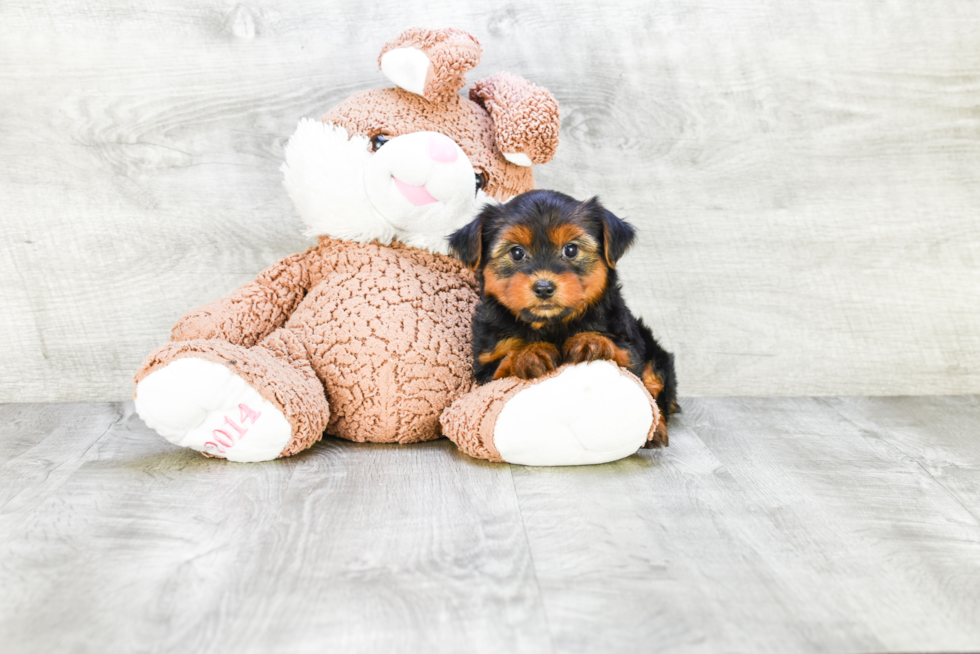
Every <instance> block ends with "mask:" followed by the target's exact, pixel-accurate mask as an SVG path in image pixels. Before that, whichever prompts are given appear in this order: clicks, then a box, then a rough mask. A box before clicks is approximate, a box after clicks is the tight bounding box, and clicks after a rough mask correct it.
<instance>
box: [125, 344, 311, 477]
mask: <svg viewBox="0 0 980 654" xmlns="http://www.w3.org/2000/svg"><path fill="white" fill-rule="evenodd" d="M135 404H136V411H137V413H139V416H140V417H141V418H142V419H143V421H144V422H145V423H146V424H147V426H149V427H150V428H152V429H154V430H156V432H157V433H159V434H160V435H161V436H163V437H164V438H166V439H167V440H169V441H170V442H171V443H174V444H175V445H180V446H181V447H189V448H191V449H193V450H197V451H199V452H204V453H205V454H209V455H212V456H216V457H223V458H225V459H228V460H229V461H243V462H252V461H268V460H270V459H275V458H277V457H278V456H279V455H280V454H281V453H282V451H283V449H284V448H285V447H286V444H287V443H288V442H289V440H290V435H291V433H292V428H291V426H290V424H289V421H288V420H286V417H285V416H284V415H283V413H282V412H281V411H280V410H279V409H277V408H276V407H275V406H274V405H273V404H272V403H271V402H269V401H268V400H266V399H264V398H263V397H262V396H261V395H259V393H258V391H256V390H255V389H254V388H252V387H251V386H249V384H248V383H247V382H246V381H245V380H244V379H242V378H241V377H239V376H238V375H236V374H235V373H234V372H233V371H232V370H230V369H229V368H228V367H226V366H224V365H222V364H220V363H214V362H212V361H207V360H205V359H196V358H191V357H188V358H183V359H177V360H176V361H174V362H173V363H170V364H169V365H167V366H165V367H163V368H160V369H159V370H156V371H154V372H153V373H151V374H150V375H148V376H147V377H146V378H144V379H143V380H142V381H140V382H139V384H137V386H136V396H135Z"/></svg>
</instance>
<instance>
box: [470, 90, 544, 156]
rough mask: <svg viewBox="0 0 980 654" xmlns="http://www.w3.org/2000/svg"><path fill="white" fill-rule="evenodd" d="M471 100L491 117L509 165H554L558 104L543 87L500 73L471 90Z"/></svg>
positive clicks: (498, 144) (499, 145)
mask: <svg viewBox="0 0 980 654" xmlns="http://www.w3.org/2000/svg"><path fill="white" fill-rule="evenodd" d="M470 99H471V100H473V101H474V102H477V103H479V104H481V105H483V107H484V108H485V109H486V110H487V111H488V112H489V113H490V117H491V118H492V119H493V125H494V132H495V135H496V137H497V147H499V148H500V151H501V152H502V153H503V155H504V157H505V158H506V159H507V161H509V162H511V163H515V164H517V165H518V166H530V165H531V164H542V163H548V162H549V161H551V158H552V157H553V156H555V149H556V148H557V147H558V129H559V116H558V102H557V101H556V100H555V97H554V96H553V95H551V94H550V93H548V91H546V90H544V89H543V88H541V87H540V86H535V85H534V84H532V83H531V82H529V81H527V80H526V79H524V78H523V77H518V76H517V75H511V74H510V73H497V74H496V75H494V76H492V77H488V78H487V79H482V80H480V81H479V82H477V83H476V84H474V85H473V86H472V87H470Z"/></svg>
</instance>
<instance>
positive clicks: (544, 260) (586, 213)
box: [449, 190, 678, 445]
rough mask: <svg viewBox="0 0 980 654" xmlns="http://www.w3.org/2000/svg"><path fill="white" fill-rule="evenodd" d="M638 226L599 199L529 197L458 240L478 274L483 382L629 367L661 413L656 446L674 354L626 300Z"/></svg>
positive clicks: (477, 335) (476, 354) (477, 352)
mask: <svg viewBox="0 0 980 654" xmlns="http://www.w3.org/2000/svg"><path fill="white" fill-rule="evenodd" d="M635 233H636V232H635V230H634V228H633V227H632V226H631V225H629V224H628V223H626V222H625V221H623V220H621V219H619V218H617V217H616V216H615V215H613V214H612V213H611V212H609V211H608V210H606V209H605V208H604V207H603V206H602V205H601V204H600V203H599V201H598V198H592V199H591V200H587V201H585V202H578V201H576V200H574V199H573V198H571V197H569V196H567V195H564V194H562V193H558V192H555V191H544V190H537V191H530V192H528V193H523V194H521V195H518V196H517V197H515V198H513V199H511V200H510V201H509V202H507V203H506V204H502V205H495V206H493V205H490V206H487V207H486V208H485V209H484V210H483V211H482V212H481V213H480V215H479V216H478V217H477V218H476V220H474V221H473V222H472V223H470V224H469V225H467V226H466V227H463V228H462V229H460V230H459V231H457V232H456V233H454V234H453V235H452V236H450V240H449V243H450V247H451V248H452V250H453V251H454V253H455V254H456V255H457V257H459V259H460V260H461V261H462V262H463V263H465V264H466V265H467V266H469V267H470V268H473V269H474V270H475V271H476V272H477V277H478V279H479V282H480V290H481V301H480V304H479V305H478V306H477V310H476V315H475V317H474V321H473V370H474V372H475V374H476V379H477V381H478V382H479V383H480V384H485V383H487V382H489V381H491V380H492V379H500V378H502V377H508V376H517V377H521V378H524V379H531V378H534V377H538V376H540V375H543V374H545V373H547V372H549V371H550V370H553V369H554V368H556V367H558V366H559V365H561V364H563V363H579V362H582V361H593V360H597V359H609V360H612V361H615V362H616V363H618V364H619V365H621V366H624V367H627V368H629V369H630V370H631V371H632V372H633V373H634V374H635V375H636V376H637V377H639V378H640V379H641V380H642V381H643V383H644V385H645V386H646V388H647V390H649V391H650V393H651V395H653V397H654V398H655V399H656V402H657V405H658V406H659V408H660V412H661V421H660V423H659V424H658V425H657V429H656V434H655V440H654V441H652V442H650V443H648V445H659V444H663V445H666V444H667V429H666V423H667V420H668V419H669V416H670V414H672V413H674V412H676V411H677V410H678V407H677V380H676V376H675V373H674V356H673V355H672V354H671V353H669V352H667V351H666V350H664V349H663V348H662V347H661V346H660V344H659V343H657V341H656V339H655V338H654V337H653V334H652V332H651V331H650V329H649V328H648V327H647V326H646V325H644V324H643V322H642V320H638V319H636V318H635V317H634V316H633V314H632V313H631V312H630V310H629V308H628V307H627V306H626V303H625V302H624V301H623V297H622V292H621V289H620V284H619V279H618V277H617V274H616V262H617V261H618V260H619V258H620V257H622V256H623V254H625V252H626V250H627V249H628V248H629V247H630V245H632V243H633V239H634V237H635Z"/></svg>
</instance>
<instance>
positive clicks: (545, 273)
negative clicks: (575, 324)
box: [449, 191, 635, 328]
mask: <svg viewBox="0 0 980 654" xmlns="http://www.w3.org/2000/svg"><path fill="white" fill-rule="evenodd" d="M634 236H635V230H634V229H633V227H631V226H630V225H629V224H627V223H626V222H624V221H622V220H620V219H619V218H617V217H616V216H614V215H613V214H612V213H611V212H609V211H607V210H606V209H605V208H604V207H603V206H602V205H601V204H600V203H599V200H598V198H592V199H591V200H587V201H585V202H578V201H576V200H574V199H572V198H570V197H569V196H567V195H564V194H562V193H557V192H555V191H530V192H528V193H523V194H521V195H518V196H517V197H515V198H513V199H512V200H510V201H509V202H507V203H506V204H502V205H496V206H488V207H486V208H485V209H484V210H483V211H482V212H481V213H480V215H479V216H477V218H476V220H474V221H473V222H472V223H470V224H469V225H467V226H466V227H464V228H463V229H461V230H459V231H457V232H456V233H454V234H453V235H452V236H451V237H450V240H449V244H450V248H451V249H452V250H453V251H454V252H455V253H456V255H457V256H458V257H459V258H460V259H461V260H462V261H463V263H465V264H466V265H468V266H469V267H471V268H473V269H475V270H478V271H479V272H480V273H481V274H482V276H483V282H484V290H485V292H486V293H487V295H490V296H492V297H494V298H496V300H497V301H498V302H500V303H501V304H503V305H504V306H505V307H507V309H509V310H510V311H511V313H513V314H514V315H515V316H516V317H517V318H518V319H520V320H522V321H524V322H527V323H530V324H531V325H532V326H534V327H537V328H539V327H541V326H543V325H545V324H547V323H550V322H554V321H561V320H565V321H567V320H572V319H574V318H577V317H579V316H581V315H582V314H583V313H584V312H585V310H586V309H587V308H588V307H589V306H591V305H593V304H595V303H596V302H598V301H599V300H600V299H601V298H602V296H603V294H604V293H605V291H606V285H607V283H608V280H609V270H610V269H614V268H615V267H616V262H617V261H618V260H619V258H620V257H622V256H623V254H624V253H625V252H626V250H627V248H629V246H630V245H631V244H632V243H633V238H634Z"/></svg>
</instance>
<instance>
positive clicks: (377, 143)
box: [371, 134, 391, 152]
mask: <svg viewBox="0 0 980 654" xmlns="http://www.w3.org/2000/svg"><path fill="white" fill-rule="evenodd" d="M390 140H391V137H390V136H388V135H387V134H378V135H377V136H375V137H374V138H373V139H371V151H372V152H377V151H378V150H380V149H381V146H382V145H384V144H385V143H387V142H388V141H390Z"/></svg>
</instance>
